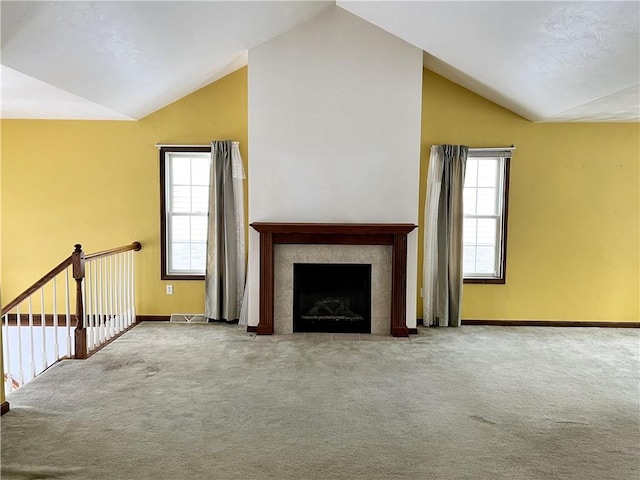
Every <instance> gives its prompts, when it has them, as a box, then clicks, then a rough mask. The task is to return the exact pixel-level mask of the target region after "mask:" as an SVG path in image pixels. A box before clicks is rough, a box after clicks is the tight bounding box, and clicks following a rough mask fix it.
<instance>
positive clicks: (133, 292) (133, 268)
mask: <svg viewBox="0 0 640 480" xmlns="http://www.w3.org/2000/svg"><path fill="white" fill-rule="evenodd" d="M135 259H136V257H135V255H134V254H133V252H131V308H132V311H133V320H134V321H135V320H136V260H135Z"/></svg>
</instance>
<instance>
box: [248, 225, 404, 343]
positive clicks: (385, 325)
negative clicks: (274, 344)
mask: <svg viewBox="0 0 640 480" xmlns="http://www.w3.org/2000/svg"><path fill="white" fill-rule="evenodd" d="M251 226H252V227H253V228H254V229H255V230H257V231H258V232H259V233H260V285H259V287H260V288H259V292H260V318H259V323H258V325H257V326H256V327H252V330H250V331H255V332H257V333H258V335H271V334H273V333H274V331H275V333H290V332H292V331H293V329H292V323H293V321H292V317H293V311H292V310H293V307H292V304H293V298H292V290H293V289H291V290H287V289H286V288H284V289H279V288H278V285H276V282H274V277H275V276H274V271H275V267H276V266H277V267H278V269H279V270H280V269H282V270H283V272H282V278H284V279H285V280H286V279H287V278H289V277H287V276H288V275H290V278H292V277H293V268H292V264H291V266H288V265H286V264H285V263H284V262H277V261H276V262H274V257H275V256H277V255H274V250H276V249H275V248H274V247H276V246H278V247H289V251H291V249H293V250H297V249H298V247H302V248H303V249H304V248H311V249H313V250H323V249H324V247H330V248H337V247H348V249H351V248H353V249H356V250H358V251H359V252H360V251H366V250H367V249H373V250H374V251H375V250H378V249H379V248H381V249H382V251H383V252H386V251H388V252H389V253H390V255H389V257H388V260H389V261H388V263H387V264H386V266H385V265H383V264H382V263H381V262H379V263H380V265H377V266H376V265H373V267H374V270H376V269H377V270H379V271H384V270H387V272H388V273H387V275H386V277H387V280H388V285H389V288H388V289H386V288H384V286H383V285H381V282H380V277H385V275H372V276H373V278H374V279H373V280H372V284H373V285H372V287H373V288H372V290H373V293H372V302H371V303H372V304H373V307H372V308H373V310H377V313H376V312H373V319H372V320H374V321H372V328H371V332H372V333H376V334H386V335H389V334H391V335H393V336H399V337H406V336H408V335H409V329H408V328H407V323H406V302H407V235H408V234H409V232H411V231H412V230H413V229H415V228H416V225H413V224H410V223H368V224H362V223H266V222H254V223H252V224H251ZM278 256H279V255H278ZM383 256H384V253H383ZM307 258H308V257H307ZM319 261H320V262H322V263H329V262H327V261H325V260H323V259H320V260H319ZM274 263H277V265H274ZM293 263H296V261H294V262H293ZM297 263H318V262H317V261H316V262H312V261H309V260H308V259H304V260H303V261H301V262H297ZM331 263H376V261H375V258H374V259H373V261H361V262H354V261H346V262H345V261H341V262H340V261H338V262H333V261H332V262H331ZM376 278H377V279H378V280H377V281H376ZM376 284H377V285H376ZM276 290H278V292H277V293H276ZM289 292H291V294H290V293H289ZM376 292H384V293H383V294H378V293H376ZM385 305H386V307H385ZM287 308H288V309H290V310H291V311H287ZM383 312H384V313H383ZM382 315H384V317H382ZM283 316H286V317H288V318H289V326H288V327H287V326H286V325H285V326H284V327H282V326H281V327H280V328H278V325H277V324H276V323H277V322H275V321H274V319H275V317H283ZM376 316H377V318H376ZM374 324H375V328H374ZM274 327H275V328H274ZM248 329H249V328H248Z"/></svg>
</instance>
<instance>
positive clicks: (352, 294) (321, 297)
mask: <svg viewBox="0 0 640 480" xmlns="http://www.w3.org/2000/svg"><path fill="white" fill-rule="evenodd" d="M293 283H294V286H293V331H294V332H327V333H371V265H368V264H335V263H329V264H316V263H295V264H294V265H293Z"/></svg>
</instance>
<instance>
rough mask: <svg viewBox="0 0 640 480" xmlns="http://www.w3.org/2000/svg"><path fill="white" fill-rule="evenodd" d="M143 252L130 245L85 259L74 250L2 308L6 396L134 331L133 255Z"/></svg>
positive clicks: (76, 246) (136, 245)
mask: <svg viewBox="0 0 640 480" xmlns="http://www.w3.org/2000/svg"><path fill="white" fill-rule="evenodd" d="M141 248H142V246H141V245H140V243H139V242H134V243H132V244H130V245H125V246H123V247H117V248H113V249H110V250H105V251H103V252H97V253H92V254H88V255H85V254H84V252H83V251H82V247H81V245H79V244H78V245H75V249H74V251H73V253H72V254H71V255H70V256H69V257H67V258H65V259H64V260H63V261H62V262H60V264H58V265H57V266H56V267H54V268H53V269H52V270H51V271H49V272H48V273H47V274H46V275H44V276H43V277H42V278H40V279H39V280H38V281H37V282H35V283H34V284H33V285H31V286H30V287H29V288H27V289H26V290H25V291H24V292H23V293H21V294H20V295H18V296H17V297H16V298H15V299H14V300H12V301H11V302H9V303H8V304H7V305H5V306H4V307H3V308H2V313H1V316H2V328H3V339H2V340H3V341H2V344H3V352H2V354H3V361H4V371H5V374H4V377H5V378H4V385H5V392H6V393H9V392H11V391H12V390H15V389H16V388H19V387H20V386H21V385H24V384H25V383H27V382H28V381H30V380H32V379H33V378H34V377H35V376H36V375H38V374H40V373H42V372H43V371H44V370H46V369H47V368H49V367H50V366H51V365H53V364H54V363H56V362H57V361H59V360H61V359H63V358H77V359H84V358H87V357H88V356H89V355H91V354H92V353H93V352H95V351H97V350H98V349H100V348H102V347H103V346H104V345H106V344H107V343H109V342H110V341H111V340H113V339H114V338H116V337H117V336H119V335H121V334H122V333H124V332H125V331H126V330H128V329H129V328H131V327H132V326H133V325H135V322H136V310H135V262H134V260H135V259H134V254H133V252H134V251H138V250H140V249H141ZM73 283H75V296H76V298H75V300H76V302H75V315H74V319H73V320H72V318H71V317H72V314H71V303H70V297H71V292H72V291H73V290H74V285H73ZM60 285H62V287H63V288H62V289H60V288H59V287H60ZM34 302H35V303H34ZM62 305H64V307H61V306H62ZM59 307H60V308H59ZM48 311H50V312H52V313H46V312H48ZM74 322H75V325H73V326H72V323H74ZM72 331H73V333H72Z"/></svg>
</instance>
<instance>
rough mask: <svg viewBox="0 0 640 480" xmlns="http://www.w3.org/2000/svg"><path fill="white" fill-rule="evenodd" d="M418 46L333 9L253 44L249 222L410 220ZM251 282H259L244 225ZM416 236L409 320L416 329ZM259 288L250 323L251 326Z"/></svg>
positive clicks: (414, 206)
mask: <svg viewBox="0 0 640 480" xmlns="http://www.w3.org/2000/svg"><path fill="white" fill-rule="evenodd" d="M421 95H422V52H421V51H420V50H419V49H417V48H415V47H413V46H411V45H409V44H407V43H405V42H404V41H402V40H400V39H398V38H396V37H394V36H392V35H390V34H388V33H386V32H384V31H382V30H380V29H379V28H377V27H375V26H373V25H371V24H369V23H367V22H365V21H363V20H361V19H359V18H357V17H355V16H354V15H352V14H350V13H348V12H346V11H344V10H342V9H340V8H339V7H334V8H331V9H329V10H328V11H327V12H325V13H323V14H321V15H319V16H317V17H315V18H313V19H312V20H310V21H309V22H307V23H305V24H303V25H301V26H299V27H297V28H295V29H292V30H290V31H288V32H286V33H284V34H282V35H280V36H278V37H276V38H274V39H272V40H270V41H268V42H266V43H264V44H262V45H260V46H258V47H256V48H254V49H252V50H250V51H249V158H250V159H251V161H250V164H249V217H250V218H249V220H250V222H255V221H269V222H278V221H279V222H328V223H332V222H354V223H367V222H377V223H416V224H417V223H418V180H419V179H418V176H419V170H420V122H421V111H420V109H421ZM251 231H252V233H251V235H250V239H249V240H250V241H249V257H250V258H249V263H250V271H249V284H250V285H252V287H254V286H256V285H257V284H258V269H259V264H258V255H259V250H258V238H259V237H258V234H257V233H256V232H255V231H253V229H251ZM416 240H417V233H415V232H414V233H413V234H411V235H410V238H409V254H408V265H409V267H408V271H407V274H408V284H407V291H408V298H407V323H408V325H409V326H410V327H411V326H415V319H416V298H415V292H416V265H417V242H416ZM258 301H259V299H258V292H257V289H256V288H252V291H251V293H250V307H249V324H250V325H256V324H257V323H258Z"/></svg>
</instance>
